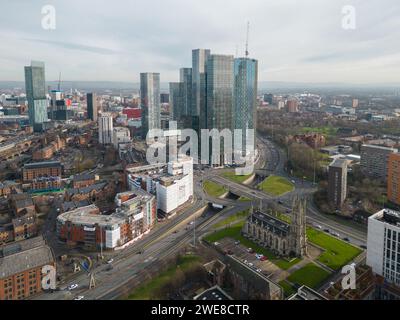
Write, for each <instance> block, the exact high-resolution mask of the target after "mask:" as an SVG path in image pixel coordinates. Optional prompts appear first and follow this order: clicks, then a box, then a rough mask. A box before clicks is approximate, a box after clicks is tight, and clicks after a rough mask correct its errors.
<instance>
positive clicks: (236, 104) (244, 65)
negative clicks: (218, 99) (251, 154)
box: [233, 58, 258, 152]
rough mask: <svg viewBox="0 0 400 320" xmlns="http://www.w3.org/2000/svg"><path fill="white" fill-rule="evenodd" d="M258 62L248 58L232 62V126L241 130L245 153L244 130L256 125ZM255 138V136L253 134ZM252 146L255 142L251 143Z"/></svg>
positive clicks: (253, 127)
mask: <svg viewBox="0 0 400 320" xmlns="http://www.w3.org/2000/svg"><path fill="white" fill-rule="evenodd" d="M257 78H258V62H257V60H254V59H249V58H237V59H235V61H234V96H233V125H234V129H241V130H242V148H243V149H242V151H243V152H245V150H246V149H245V146H246V130H247V129H255V127H256V125H257ZM254 137H255V134H254ZM252 143H253V146H254V145H255V141H252Z"/></svg>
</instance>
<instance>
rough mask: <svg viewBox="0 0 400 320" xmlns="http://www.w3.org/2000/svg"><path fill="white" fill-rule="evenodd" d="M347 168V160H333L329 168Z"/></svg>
mask: <svg viewBox="0 0 400 320" xmlns="http://www.w3.org/2000/svg"><path fill="white" fill-rule="evenodd" d="M346 166H347V160H346V159H335V161H333V162H332V163H331V164H330V165H329V167H335V168H344V167H346Z"/></svg>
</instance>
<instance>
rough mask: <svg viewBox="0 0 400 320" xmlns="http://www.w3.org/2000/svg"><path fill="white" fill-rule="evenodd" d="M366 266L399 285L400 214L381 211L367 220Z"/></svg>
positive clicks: (385, 210)
mask: <svg viewBox="0 0 400 320" xmlns="http://www.w3.org/2000/svg"><path fill="white" fill-rule="evenodd" d="M367 248H368V249H367V265H369V266H370V267H371V268H372V271H373V272H375V273H376V274H378V275H380V276H382V277H384V278H385V279H386V280H387V281H388V282H390V283H393V284H396V285H400V212H398V211H393V210H389V209H383V210H381V211H379V212H377V213H375V214H374V215H372V216H371V217H369V218H368V242H367Z"/></svg>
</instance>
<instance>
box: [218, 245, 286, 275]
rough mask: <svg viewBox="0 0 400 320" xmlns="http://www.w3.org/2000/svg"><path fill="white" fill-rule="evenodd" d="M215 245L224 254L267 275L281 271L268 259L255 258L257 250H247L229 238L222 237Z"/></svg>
mask: <svg viewBox="0 0 400 320" xmlns="http://www.w3.org/2000/svg"><path fill="white" fill-rule="evenodd" d="M217 247H218V248H219V249H220V250H221V251H223V252H225V253H226V254H230V255H234V256H235V257H237V258H238V259H239V260H240V261H242V262H244V263H245V264H247V265H248V266H249V267H250V268H252V269H253V270H255V271H256V272H260V273H262V274H264V275H265V276H267V277H271V276H272V275H274V276H275V275H276V274H277V273H280V272H281V271H282V270H281V269H279V268H278V267H277V266H276V265H275V264H273V263H272V262H271V261H269V260H268V259H265V260H264V261H262V260H261V259H257V257H256V254H257V252H249V248H247V247H245V246H243V245H242V244H240V243H238V242H236V241H235V240H233V239H231V238H224V239H222V240H221V241H219V242H218V245H217ZM259 258H260V257H259ZM265 258H266V257H265Z"/></svg>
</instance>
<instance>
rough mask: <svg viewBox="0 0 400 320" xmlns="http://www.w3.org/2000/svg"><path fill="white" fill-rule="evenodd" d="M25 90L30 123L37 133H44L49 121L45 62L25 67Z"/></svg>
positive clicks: (36, 62) (34, 62)
mask: <svg viewBox="0 0 400 320" xmlns="http://www.w3.org/2000/svg"><path fill="white" fill-rule="evenodd" d="M25 90H26V97H27V100H28V113H29V123H30V125H31V126H33V129H34V130H35V131H42V130H43V123H44V122H47V121H48V117H47V98H46V80H45V70H44V62H39V61H32V62H31V65H30V66H26V67H25Z"/></svg>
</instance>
